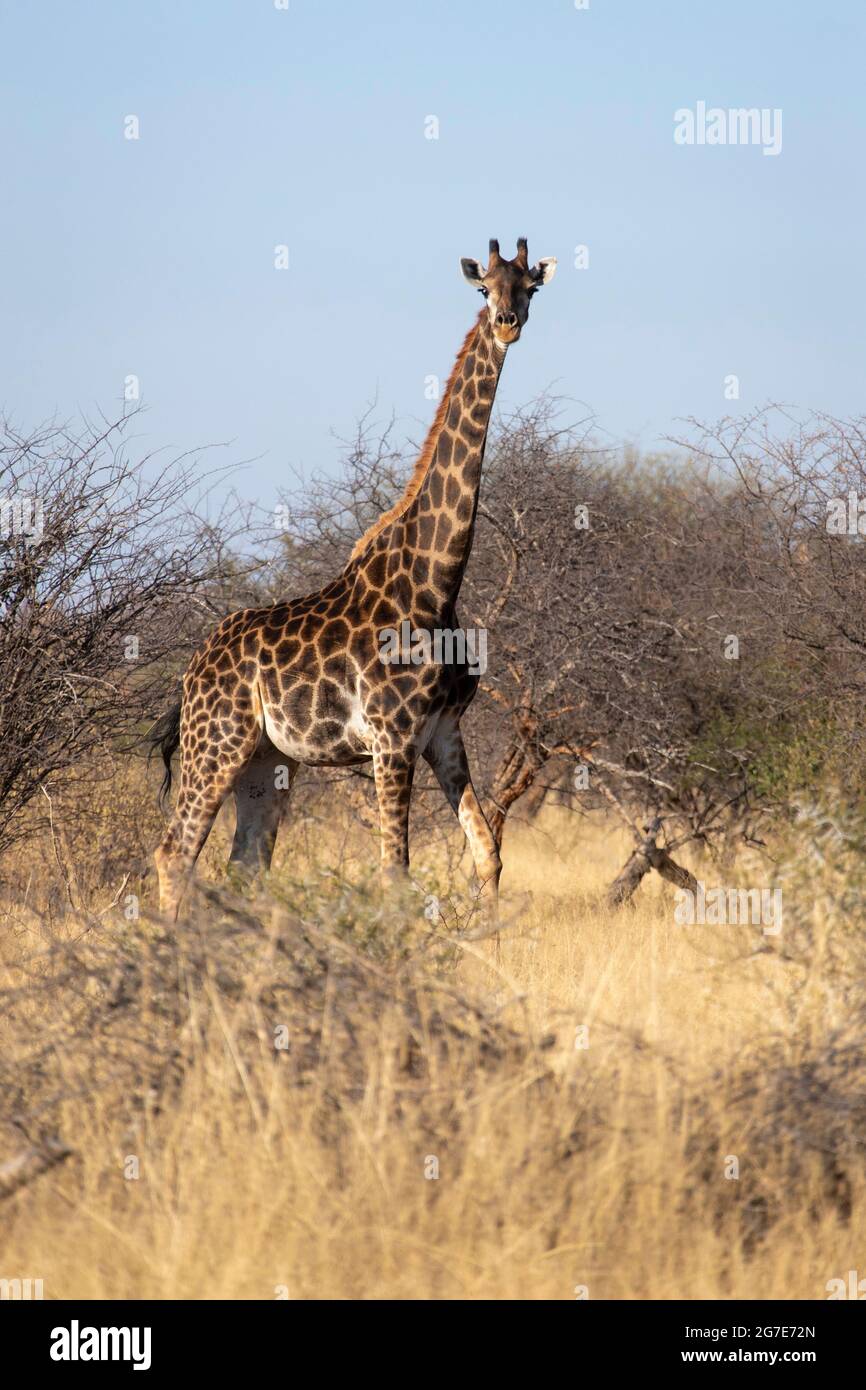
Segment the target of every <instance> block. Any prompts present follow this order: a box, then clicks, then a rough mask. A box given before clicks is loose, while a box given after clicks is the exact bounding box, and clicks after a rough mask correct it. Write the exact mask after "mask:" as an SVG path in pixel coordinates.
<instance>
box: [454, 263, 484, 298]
mask: <svg viewBox="0 0 866 1390" xmlns="http://www.w3.org/2000/svg"><path fill="white" fill-rule="evenodd" d="M460 269H461V270H462V271H463V279H464V280H466V281H467V282H468V284H470V285H471V286H472V288H473V289H474V290H480V289H481V281H482V278H483V276H482V273H481V266H480V265H479V264H478V262H477V261H473V260H471V259H470V257H469V256H461V257H460Z"/></svg>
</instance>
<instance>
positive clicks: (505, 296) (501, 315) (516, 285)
mask: <svg viewBox="0 0 866 1390" xmlns="http://www.w3.org/2000/svg"><path fill="white" fill-rule="evenodd" d="M460 267H461V269H462V271H463V274H464V277H465V278H466V279H467V280H468V281H469V284H470V285H471V286H472V288H473V289H476V290H479V291H480V292H481V294H483V295H484V298H485V299H486V300H487V312H488V314H489V315H490V323H491V325H492V328H493V336H494V338H495V339H496V341H497V342H498V343H499V344H500V346H501V347H507V346H508V344H509V343H516V342H517V339H518V338H519V337H520V333H521V330H522V328H523V325H524V324H525V323H526V320H527V319H528V317H529V301H530V299H531V298H532V296H533V295H534V294H535V292H536V290H540V289H541V286H542V285H546V284H547V283H548V281H550V280H552V279H553V276H554V274H555V272H556V257H555V256H543V257H542V259H541V260H540V261H539V262H538V265H534V266H532V267H530V265H529V253H528V251H527V249H526V237H523V236H522V237H518V239H517V255H516V256H515V257H514V260H513V261H505V260H503V259H502V257H501V256H500V254H499V242H498V241H491V243H490V256H489V259H488V261H487V269H486V270H482V269H481V266H480V265H479V264H478V262H477V261H473V260H471V259H470V258H469V257H468V256H464V257H463V258H462V260H461V261H460Z"/></svg>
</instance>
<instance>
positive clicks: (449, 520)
mask: <svg viewBox="0 0 866 1390" xmlns="http://www.w3.org/2000/svg"><path fill="white" fill-rule="evenodd" d="M461 268H462V270H463V274H464V276H465V278H466V279H467V280H468V281H469V283H470V285H472V286H473V288H475V289H477V290H479V291H480V292H481V294H482V295H483V296H484V299H485V301H486V303H485V305H484V308H483V309H482V311H481V313H480V314H479V316H478V319H477V321H476V322H475V324H474V325H473V326H472V328H471V329H470V330H469V333H468V334H467V336H466V339H465V341H464V343H463V346H462V347H461V349H460V351H459V353H458V354H457V360H456V362H455V363H454V367H453V369H452V372H451V375H450V377H449V379H448V384H447V386H446V388H445V391H444V392H443V396H442V400H441V402H440V404H439V408H438V410H437V412H436V417H435V419H434V421H433V424H432V426H431V429H430V432H429V434H428V436H427V439H426V441H425V443H424V447H423V448H422V450H421V453H420V455H419V458H418V461H417V463H416V465H415V468H414V470H413V473H412V476H411V478H410V479H409V482H408V484H407V486H406V488H405V490H404V492H403V493H402V495H401V497H400V498H399V499H398V501H397V502H395V504H394V506H393V507H390V508H389V509H388V510H387V511H386V512H385V513H384V514H383V515H382V516H380V517H379V519H378V520H377V521H376V522H375V523H374V524H373V525H372V526H371V527H370V528H369V530H368V531H366V532H365V534H364V535H363V536H362V537H361V538H360V540H359V541H358V542H357V544H356V545H355V548H354V550H353V551H352V554H351V556H350V558H349V561H348V564H347V565H346V567H345V569H344V570H343V571H342V572H341V573H340V574H338V575H337V577H336V578H335V579H333V580H332V581H331V583H330V584H327V585H326V586H325V587H324V588H323V589H320V590H319V591H318V592H317V593H314V594H309V595H307V596H306V597H304V598H299V599H292V600H289V601H287V602H284V603H277V604H274V605H272V606H271V607H268V608H245V609H242V610H241V611H240V612H237V613H232V614H231V615H230V616H229V617H228V618H226V619H225V620H224V621H223V622H222V623H220V625H219V627H218V628H217V629H216V630H215V631H214V632H213V633H212V634H211V636H210V637H208V639H207V640H206V641H205V642H204V643H203V645H202V646H201V647H200V648H199V650H198V651H197V652H196V654H195V655H194V656H193V658H192V660H191V661H190V664H189V667H188V668H187V671H186V674H185V676H184V679H183V692H182V698H181V700H180V702H179V704H178V705H177V706H175V708H174V709H172V710H170V711H169V712H168V713H167V714H166V715H165V716H163V718H162V719H161V720H160V721H159V722H158V725H157V726H155V728H154V730H153V731H152V741H153V742H154V744H155V745H157V746H159V748H160V749H161V751H162V754H163V758H164V761H165V765H166V786H167V787H170V784H171V758H172V754H173V753H174V751H175V749H176V748H178V747H179V749H180V785H179V790H178V795H177V800H176V804H175V807H174V812H173V814H172V816H171V819H170V822H169V825H168V829H167V831H166V834H165V836H164V838H163V840H162V843H161V844H160V846H159V848H158V849H157V851H156V856H155V858H156V865H157V871H158V874H159V886H160V909H161V911H163V912H165V913H167V914H170V915H176V913H177V909H178V905H179V902H180V898H181V896H182V893H183V889H184V886H185V884H186V882H187V880H188V879H189V877H190V876H191V874H192V871H193V869H194V866H195V862H196V860H197V858H198V855H199V853H200V852H201V849H202V846H203V845H204V842H205V840H206V839H207V836H208V834H209V832H210V829H211V826H212V825H213V822H214V820H215V818H216V815H217V812H218V811H219V809H220V806H221V805H222V803H223V801H224V800H225V799H226V797H227V796H228V795H229V794H232V795H233V796H234V800H235V808H236V812H237V825H236V829H235V837H234V842H233V845H232V851H231V861H232V862H234V863H237V864H241V865H243V866H245V867H247V868H250V869H257V868H265V869H266V868H269V867H270V862H271V857H272V854H273V849H274V842H275V840H276V835H277V830H278V828H279V824H280V820H281V818H282V815H283V812H284V810H285V807H286V804H287V801H288V798H289V795H290V792H291V784H292V781H293V779H294V774H295V772H296V771H297V768H298V766H299V764H301V763H304V764H308V765H311V766H317V767H348V766H352V765H353V764H358V763H364V762H368V761H372V764H373V775H374V779H375V786H376V794H377V798H378V803H379V818H380V826H381V857H382V867H383V869H384V870H385V871H386V872H393V871H395V870H396V871H405V870H406V869H407V868H408V864H409V835H408V830H409V802H410V798H411V792H412V781H413V777H414V773H415V768H416V765H417V762H418V759H419V758H421V757H423V758H425V759H426V761H427V762H428V763H429V764H430V766H431V767H432V769H433V771H434V773H435V775H436V777H437V779H438V781H439V783H440V785H441V787H442V790H443V791H444V793H445V796H446V797H447V799H448V801H449V803H450V805H451V807H452V808H453V810H454V812H455V814H456V815H457V817H458V820H459V822H460V825H461V827H462V828H463V831H464V833H465V835H466V838H467V840H468V842H469V846H470V849H471V852H472V857H473V862H474V865H475V870H476V873H477V876H478V879H479V881H480V883H481V885H482V891H483V892H484V894H485V895H486V896H487V897H488V898H490V899H491V900H492V901H493V902H495V898H496V894H497V890H498V884H499V875H500V871H501V860H500V855H499V846H498V844H497V842H496V838H495V836H494V834H493V832H492V830H491V829H490V826H489V825H488V822H487V819H486V817H485V815H484V812H483V810H482V808H481V805H480V802H479V800H478V797H477V795H476V793H475V790H474V788H473V785H472V778H471V776H470V772H469V764H468V761H467V757H466V750H465V748H464V746H463V738H462V735H461V732H460V720H461V718H462V716H463V714H464V713H465V711H466V709H467V708H468V706H469V704H470V702H471V701H472V699H473V697H474V695H475V692H476V690H477V687H478V680H479V670H478V662H477V649H475V650H470V651H467V650H466V647H465V644H464V646H462V647H461V645H460V643H453V642H452V643H451V645H450V646H449V652H450V657H451V659H448V660H439V661H437V660H435V659H433V660H431V661H426V660H424V661H419V662H417V663H416V662H410V663H393V662H390V661H383V660H382V659H381V646H382V641H381V634H382V633H383V631H385V630H397V631H398V632H402V631H406V630H407V629H406V628H405V627H404V626H403V625H404V624H408V630H409V631H410V632H413V633H419V632H420V633H425V634H428V635H429V638H430V641H431V643H433V644H434V647H433V650H434V651H435V650H438V649H437V648H436V647H435V643H436V640H437V638H436V634H437V633H438V634H440V636H441V634H443V633H447V634H449V635H450V636H451V637H453V635H454V634H455V633H459V632H460V626H459V622H458V620H457V613H456V603H457V597H458V594H459V591H460V585H461V582H462V579H463V574H464V571H465V569H466V564H467V561H468V559H469V554H470V551H471V548H472V537H473V532H474V527H475V516H476V510H477V506H478V493H479V486H480V482H481V467H482V463H483V460H484V448H485V444H486V440H487V430H488V426H489V423H490V414H491V410H492V408H493V402H494V399H495V396H496V388H497V385H498V383H499V376H500V373H501V371H502V366H503V363H504V361H505V356H506V352H507V349H508V347H509V346H510V345H511V344H512V343H515V342H517V340H518V339H519V337H520V335H521V332H522V330H523V327H524V325H525V323H526V320H527V317H528V314H529V304H530V300H531V299H532V297H533V295H534V294H535V293H536V292H537V291H538V290H539V289H540V288H541V286H542V285H544V284H547V283H548V282H549V281H550V280H551V279H552V277H553V274H554V271H555V268H556V261H555V260H554V259H553V258H552V257H546V258H544V259H543V260H541V261H539V262H538V264H537V265H535V266H532V267H530V265H529V258H528V254H527V247H526V240H525V239H524V238H521V239H520V240H519V241H518V243H517V254H516V256H515V257H514V259H513V260H510V261H509V260H505V259H504V258H503V257H501V256H500V254H499V243H498V242H496V241H491V243H490V254H489V257H488V262H487V266H486V268H482V267H481V266H480V265H479V263H478V262H477V261H475V260H470V259H468V258H465V259H463V260H462V261H461ZM484 654H485V660H486V634H485V648H484Z"/></svg>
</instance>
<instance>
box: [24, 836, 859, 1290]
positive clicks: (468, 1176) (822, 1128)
mask: <svg viewBox="0 0 866 1390" xmlns="http://www.w3.org/2000/svg"><path fill="white" fill-rule="evenodd" d="M139 833H140V832H136V834H139ZM284 835H285V836H286V839H287V846H286V848H285V849H284V852H283V859H282V865H281V867H280V869H279V870H278V872H277V873H276V874H275V882H274V885H273V887H274V892H273V894H272V895H269V896H268V897H267V898H266V899H260V900H258V901H257V902H253V901H251V900H249V899H239V898H237V897H230V896H228V895H226V894H225V893H224V892H223V891H222V890H219V891H216V890H214V891H212V892H210V893H207V894H205V895H203V897H202V899H201V901H200V902H199V904H198V906H197V908H196V909H195V911H194V912H192V913H191V915H190V918H189V920H188V922H187V923H186V925H185V926H184V927H183V929H182V930H180V931H178V932H165V931H164V930H163V929H162V928H161V926H160V925H159V923H157V922H156V921H155V920H153V919H150V918H149V917H148V915H147V913H146V912H145V914H144V915H143V916H142V918H141V920H140V921H138V922H128V921H126V920H125V919H124V918H123V916H122V914H121V913H120V912H119V911H118V909H117V908H115V909H112V910H109V911H107V912H105V914H104V915H103V916H102V917H101V918H99V917H95V916H92V915H88V914H85V913H82V912H81V911H79V912H76V913H73V912H71V911H70V912H67V913H65V915H64V914H61V913H60V911H59V909H58V908H57V906H56V903H55V906H54V909H53V912H52V914H50V915H48V914H46V911H45V910H44V909H42V908H40V910H38V911H37V910H36V908H35V906H33V907H32V908H28V907H26V906H25V907H24V908H22V907H21V906H20V905H18V906H16V907H15V908H14V909H13V908H10V909H9V910H8V913H7V921H6V924H5V926H4V927H3V945H2V948H0V961H2V964H0V995H2V997H0V1007H2V1008H3V1017H4V1021H3V1022H2V1023H0V1035H2V1036H0V1041H2V1051H3V1056H4V1058H5V1062H4V1066H3V1076H2V1081H3V1086H4V1096H5V1100H4V1101H3V1103H2V1113H3V1114H4V1115H5V1117H6V1119H7V1121H8V1120H9V1119H10V1117H12V1118H16V1117H17V1119H18V1121H23V1122H24V1124H25V1127H26V1129H27V1133H28V1135H29V1137H30V1138H31V1139H32V1138H38V1137H39V1136H44V1135H47V1134H59V1135H61V1136H62V1139H63V1140H64V1141H65V1142H66V1143H67V1144H68V1145H69V1147H70V1148H71V1149H72V1150H73V1154H72V1157H70V1158H69V1159H68V1160H67V1161H66V1162H65V1163H64V1164H62V1165H61V1166H58V1167H55V1168H53V1169H51V1170H50V1171H49V1172H46V1173H44V1174H42V1176H40V1177H38V1178H36V1179H34V1181H33V1182H32V1183H31V1184H29V1185H28V1186H27V1187H26V1188H24V1189H23V1190H21V1191H19V1192H17V1193H16V1194H15V1195H14V1196H13V1197H11V1198H9V1199H8V1200H7V1201H6V1202H5V1203H4V1205H3V1215H4V1223H3V1229H2V1234H0V1275H2V1276H5V1277H8V1278H11V1277H16V1276H17V1277H28V1276H29V1277H32V1278H42V1279H43V1280H44V1284H45V1293H46V1297H57V1298H63V1297H78V1298H105V1297H107V1298H152V1297H156V1298H160V1297H165V1298H181V1299H194V1298H221V1297H230V1298H273V1297H275V1296H279V1292H280V1291H287V1293H288V1296H289V1297H291V1298H389V1297H394V1298H470V1299H476V1298H490V1299H503V1298H519V1299H539V1298H554V1299H559V1298H564V1299H569V1298H574V1297H575V1296H576V1295H575V1290H576V1289H577V1288H579V1287H580V1286H586V1287H587V1288H588V1290H589V1295H590V1297H593V1298H616V1299H633V1298H741V1297H750V1298H806V1299H808V1298H822V1297H826V1293H825V1285H826V1283H827V1281H828V1280H829V1279H831V1278H833V1277H836V1276H845V1274H846V1272H847V1271H848V1270H849V1269H851V1268H856V1267H858V1263H859V1265H860V1266H862V1264H863V1260H864V1235H866V1231H864V1212H866V1169H864V1164H863V1156H864V1148H863V1144H864V1140H863V1135H864V1132H866V1077H864V1076H863V1075H862V1069H861V1066H860V1063H859V1058H860V1056H861V1055H862V1041H863V1031H864V1029H863V1019H864V1012H863V997H862V991H861V987H860V984H859V979H860V978H862V975H861V976H860V977H859V978H858V974H857V972H858V970H859V966H860V956H859V950H860V948H859V943H858V940H857V938H856V937H855V936H854V935H850V936H846V934H845V932H844V930H842V929H841V928H839V929H838V930H837V931H836V933H835V936H834V951H833V952H829V951H827V950H826V949H824V946H823V945H822V942H824V938H823V937H822V935H821V930H820V924H818V926H817V927H816V924H815V922H814V921H813V920H812V919H811V917H809V913H808V912H807V913H806V916H807V917H809V922H810V925H809V931H808V933H807V937H802V936H801V937H799V938H798V939H797V940H796V941H794V940H791V941H788V939H787V936H786V934H785V933H783V937H782V939H781V940H782V941H784V942H785V945H784V946H782V945H781V944H780V943H777V942H773V941H769V940H768V939H766V938H762V936H761V935H760V932H759V931H757V930H756V929H754V928H749V927H724V928H718V927H717V928H711V927H695V928H684V927H681V926H677V925H676V924H675V922H674V919H673V897H672V893H671V890H670V889H668V888H666V887H664V886H663V885H662V884H661V883H660V882H659V883H658V884H657V885H656V884H649V883H648V884H646V885H645V886H644V887H643V888H642V889H641V892H640V899H639V903H638V906H637V908H636V909H635V910H634V911H626V912H621V913H619V914H618V915H610V914H609V913H608V912H607V911H606V910H604V909H603V908H602V907H600V906H599V901H600V894H601V890H602V889H603V887H604V886H605V885H606V884H607V883H608V882H609V881H610V879H611V877H612V876H613V873H614V871H615V870H616V868H618V867H619V865H620V864H621V863H622V860H623V859H624V857H625V849H626V846H625V845H624V842H623V841H622V839H621V837H620V835H619V833H618V832H617V831H615V830H611V829H610V828H609V827H605V826H600V827H595V828H594V829H588V828H587V827H586V825H579V824H576V823H575V822H574V821H573V820H568V819H567V818H565V816H564V815H561V814H557V813H550V814H548V815H546V816H545V817H543V818H542V820H541V822H540V824H538V825H536V826H535V827H534V828H532V829H528V828H517V829H516V830H515V832H514V833H512V834H510V838H509V840H508V842H507V845H506V855H505V859H506V865H507V869H506V875H505V879H504V890H505V912H506V917H507V919H508V922H509V926H508V930H507V933H506V936H505V940H504V944H503V951H502V960H501V966H499V967H497V966H496V964H495V962H494V960H493V956H492V951H491V949H490V946H489V944H488V943H485V942H480V943H475V944H473V943H466V944H465V945H464V946H463V948H462V949H461V950H460V951H456V950H455V949H454V948H453V946H450V945H449V944H448V943H447V941H446V940H445V939H444V938H445V937H447V935H448V931H446V930H445V929H443V930H442V931H440V932H439V934H438V935H435V936H434V935H431V932H430V930H429V928H428V924H427V923H426V922H425V920H424V918H423V915H422V914H421V912H420V910H419V905H418V902H417V900H416V899H412V898H407V899H406V901H405V902H402V903H398V904H396V905H390V906H388V907H384V908H383V907H382V905H381V904H379V903H378V902H377V900H376V898H375V895H374V894H372V893H370V892H369V891H367V890H366V889H362V890H361V891H360V892H359V891H355V890H353V889H352V888H351V887H349V886H347V885H346V883H345V882H343V881H339V880H335V879H333V878H329V877H327V876H325V875H324V874H323V873H322V872H321V870H322V866H323V865H324V864H326V863H327V862H328V860H329V856H330V855H333V854H335V853H337V851H338V850H339V852H340V854H341V859H342V864H343V867H344V868H345V867H346V866H347V865H348V866H349V868H347V869H346V872H347V873H348V875H349V877H354V878H355V879H356V880H357V879H358V878H361V879H362V880H363V878H364V874H363V855H366V853H367V850H368V847H367V846H365V847H364V849H363V853H362V855H359V856H356V857H355V858H353V857H352V855H351V854H349V852H348V846H347V843H346V839H345V837H344V836H343V835H342V834H341V832H339V831H338V830H337V829H336V828H333V829H332V831H331V834H330V836H327V835H324V834H317V835H316V836H314V837H313V840H314V841H315V842H316V843H317V845H318V848H317V850H316V853H315V854H313V852H312V851H311V850H310V851H309V857H304V859H303V860H300V859H299V858H298V856H297V855H296V854H295V853H294V850H293V848H292V845H293V843H294V842H293V841H292V839H291V832H284ZM355 843H356V847H357V842H355ZM306 853H307V852H305V856H306ZM210 862H211V863H215V862H216V849H215V850H214V853H213V857H212V859H211V861H210ZM359 865H360V866H361V867H359ZM40 872H42V873H43V874H44V875H45V876H46V877H47V876H50V875H51V874H52V873H53V872H54V869H53V867H52V865H51V864H50V863H49V864H46V865H45V866H44V868H43V869H42V870H41V871H40ZM427 872H428V873H429V874H430V875H432V876H433V878H435V872H436V870H435V865H431V866H428V869H427ZM705 876H707V877H709V876H710V875H709V874H707V875H705ZM81 877H82V879H84V878H85V877H86V875H84V874H83V873H82V876H81ZM430 881H431V882H432V878H431V880H430ZM115 887H116V883H115ZM75 891H77V892H79V893H82V892H84V891H85V890H84V888H82V885H81V883H79V884H78V885H77V888H76V890H75ZM88 891H91V890H90V889H88ZM93 891H95V890H93ZM797 891H798V892H799V893H800V894H801V895H802V894H803V893H808V889H807V888H805V889H804V888H803V886H802V885H798V887H797ZM73 895H74V894H73ZM32 896H33V894H32V893H31V898H32ZM110 897H111V893H110V892H109V891H108V890H107V889H106V890H104V891H103V893H102V897H101V898H98V897H97V896H94V897H93V898H92V903H93V905H95V906H98V907H102V906H104V905H105V904H107V903H108V902H109V901H110ZM800 901H801V905H802V902H803V899H802V897H801V900H800ZM458 917H459V911H458ZM440 925H441V924H440ZM449 930H453V929H449ZM824 945H826V942H824ZM831 962H832V966H831V964H830V963H831ZM822 963H823V964H822ZM852 991H853V993H852ZM858 991H860V992H859V993H858ZM280 1025H286V1027H287V1028H288V1035H289V1041H290V1046H289V1048H288V1050H287V1051H281V1050H278V1049H275V1048H274V1046H273V1040H274V1028H276V1027H279V1026H280ZM581 1029H587V1030H588V1043H589V1045H588V1047H580V1046H575V1042H576V1040H577V1041H580V1040H581V1038H584V1037H585V1036H586V1035H584V1034H582V1033H579V1031H578V1030H581ZM16 1142H18V1141H17V1140H15V1138H14V1136H13V1131H12V1129H11V1128H9V1126H8V1124H7V1129H6V1130H5V1131H2V1132H0V1144H2V1146H3V1147H2V1149H0V1159H2V1157H3V1156H4V1153H8V1152H11V1151H12V1150H13V1149H14V1145H15V1143H16ZM130 1156H134V1157H135V1159H136V1161H137V1164H138V1171H139V1177H138V1178H137V1179H135V1178H129V1177H127V1176H125V1175H124V1169H125V1166H126V1169H127V1171H128V1170H129V1169H130V1167H131V1165H130ZM730 1156H736V1158H737V1160H738V1163H739V1178H738V1179H736V1180H731V1179H730V1178H728V1177H726V1165H727V1166H730ZM434 1161H435V1162H434ZM435 1165H438V1177H435V1178H431V1177H429V1176H427V1175H426V1174H429V1173H430V1172H431V1170H433V1169H434V1167H435Z"/></svg>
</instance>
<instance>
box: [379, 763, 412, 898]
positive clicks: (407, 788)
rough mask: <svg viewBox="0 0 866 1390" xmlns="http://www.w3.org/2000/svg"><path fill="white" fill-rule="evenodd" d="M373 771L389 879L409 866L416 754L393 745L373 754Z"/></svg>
mask: <svg viewBox="0 0 866 1390" xmlns="http://www.w3.org/2000/svg"><path fill="white" fill-rule="evenodd" d="M373 775H374V777H375V780H376V796H377V798H378V801H379V830H380V840H381V855H382V877H383V879H384V881H385V882H386V883H387V882H389V881H393V880H394V879H395V878H402V877H403V876H404V875H406V874H407V873H408V870H409V804H410V802H411V799H412V779H413V777H414V776H415V755H414V753H413V752H411V751H410V750H408V749H407V750H403V749H401V750H400V751H395V750H394V749H389V750H386V751H382V752H377V753H374V755H373Z"/></svg>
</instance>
